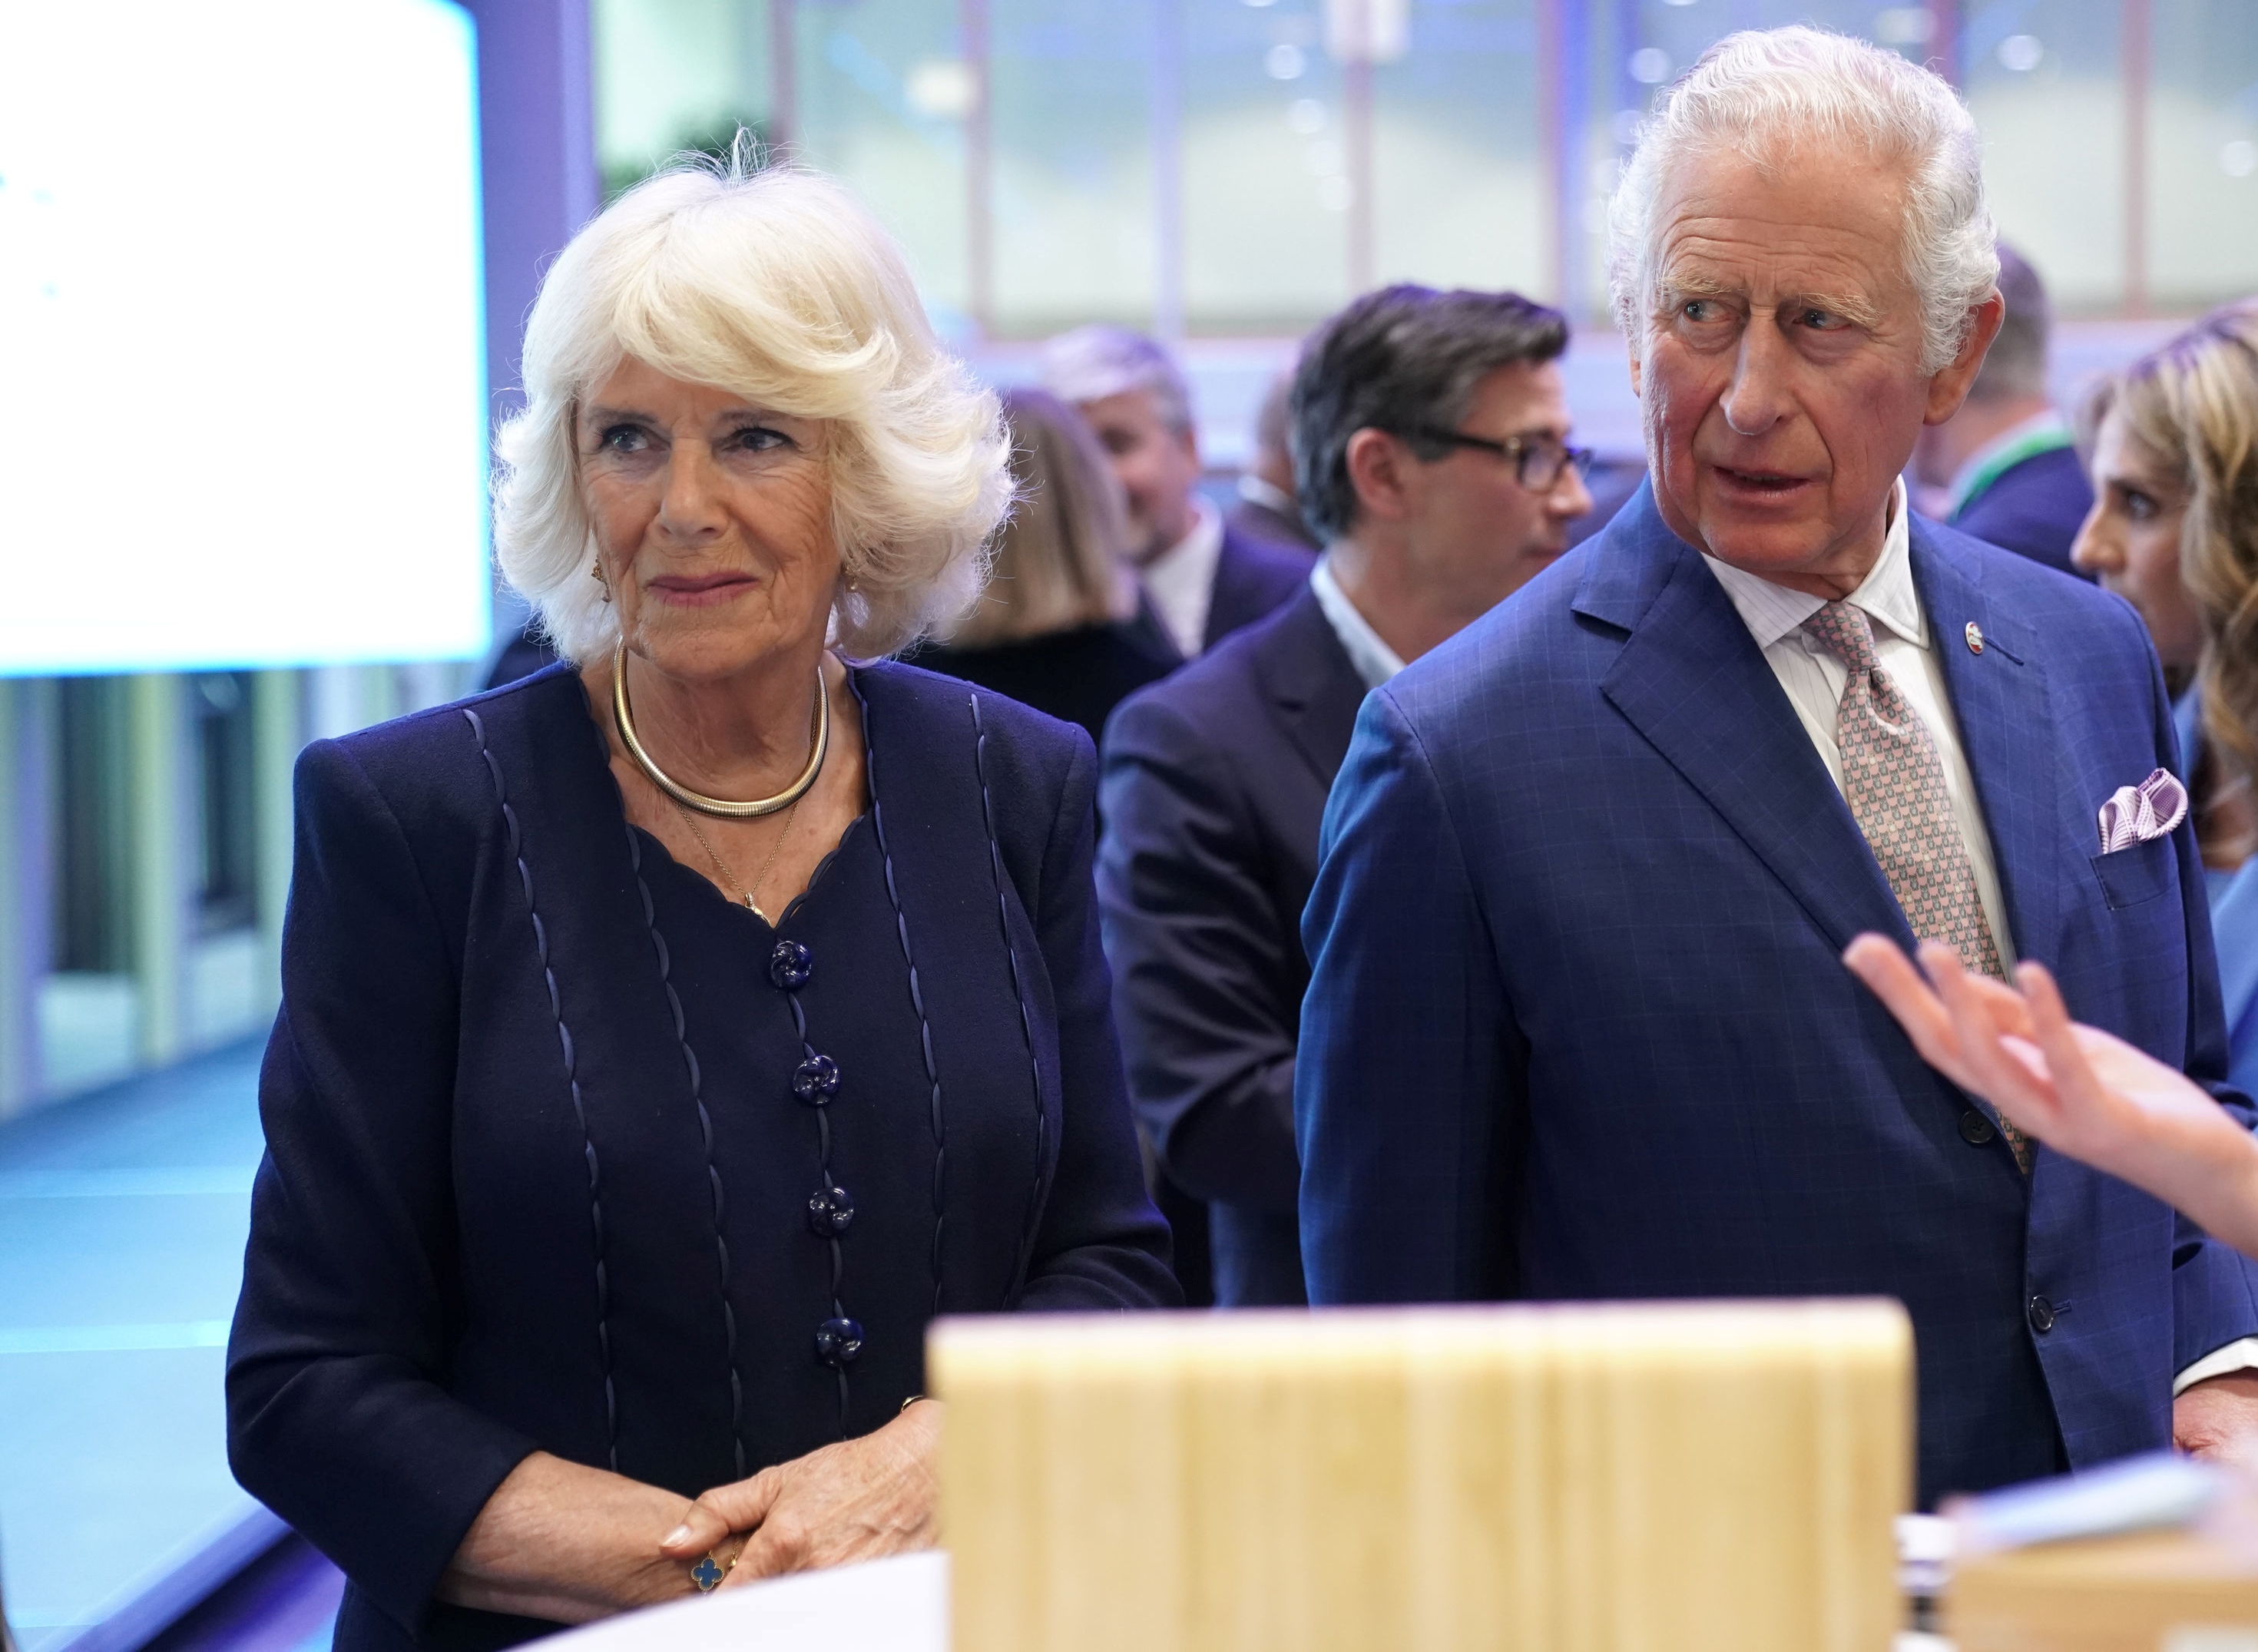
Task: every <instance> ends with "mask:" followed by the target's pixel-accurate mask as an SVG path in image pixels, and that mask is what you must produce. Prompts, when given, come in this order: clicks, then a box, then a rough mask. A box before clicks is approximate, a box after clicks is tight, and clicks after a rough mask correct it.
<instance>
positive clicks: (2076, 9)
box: [1960, 0, 2125, 313]
mask: <svg viewBox="0 0 2258 1652" xmlns="http://www.w3.org/2000/svg"><path fill="white" fill-rule="evenodd" d="M2123 30H2124V20H2123V18H2122V15H2121V13H2120V8H2119V6H2118V4H2117V0H1992V4H1981V5H1971V6H1970V7H1969V8H1968V10H1967V13H1966V15H1965V17H1964V18H1963V19H1962V22H1961V25H1960V60H1961V62H1962V64H1963V72H1964V74H1965V75H1966V91H1967V96H1968V107H1969V108H1970V110H1972V111H1973V112H1974V114H1975V116H1976V122H1977V124H1978V126H1980V127H1981V128H1982V129H1983V131H1984V175H1985V183H1986V184H1987V185H1988V186H1989V188H1990V189H1991V195H1992V216H1993V217H1994V218H1996V219H1997V220H1998V221H1999V233H2000V235H2001V236H2002V237H2003V238H2006V240H2008V241H2010V242H2012V243H2013V245H2014V246H2015V248H2016V250H2017V251H2018V252H2021V253H2022V254H2023V256H2024V257H2026V258H2027V259H2030V261H2031V262H2032V264H2033V265H2034V266H2036V267H2037V269H2038V272H2039V274H2040V275H2041V277H2042V278H2043V279H2044V280H2045V281H2046V284H2047V290H2048V292H2049V294H2051V295H2052V297H2053V299H2054V301H2055V303H2056V306H2057V307H2058V308H2061V309H2063V310H2064V311H2068V312H2071V313H2076V312H2078V311H2085V312H2088V313H2091V312H2093V311H2097V310H2105V309H2112V308H2115V307H2116V306H2117V305H2119V304H2120V302H2121V301H2123V298H2124V294H2125V100H2124V91H2123V82H2122V81H2121V80H2120V77H2119V72H2118V71H2119V53H2120V48H2121V46H2122V43H2123Z"/></svg>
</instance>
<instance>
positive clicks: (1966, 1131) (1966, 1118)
mask: <svg viewBox="0 0 2258 1652" xmlns="http://www.w3.org/2000/svg"><path fill="white" fill-rule="evenodd" d="M1998 1134H1999V1131H1996V1130H1994V1129H1993V1128H1992V1121H1991V1120H1990V1119H1988V1118H1986V1117H1984V1115H1983V1114H1981V1113H1979V1112H1978V1111H1977V1110H1975V1109H1974V1108H1972V1107H1971V1108H1970V1109H1969V1110H1967V1111H1966V1112H1964V1113H1963V1114H1961V1116H1960V1139H1961V1140H1963V1141H1964V1142H1966V1143H1967V1144H1968V1145H1970V1147H1982V1146H1984V1145H1986V1144H1988V1143H1989V1142H1990V1141H1991V1140H1992V1138H1993V1137H1995V1136H1997V1135H1998Z"/></svg>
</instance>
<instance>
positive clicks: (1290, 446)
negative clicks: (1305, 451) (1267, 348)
mask: <svg viewBox="0 0 2258 1652" xmlns="http://www.w3.org/2000/svg"><path fill="white" fill-rule="evenodd" d="M1293 391H1294V375H1293V373H1292V372H1290V371H1289V372H1282V373H1280V374H1279V375H1278V376H1277V377H1276V378H1275V379H1272V380H1271V381H1270V388H1269V389H1268V390H1267V391H1266V392H1264V393H1263V396H1262V408H1261V410H1260V412H1258V413H1257V414H1256V415H1254V461H1253V464H1249V465H1248V466H1247V467H1246V470H1244V471H1241V472H1239V502H1238V503H1237V504H1236V505H1233V506H1232V507H1231V514H1229V515H1228V516H1225V518H1224V519H1223V520H1224V525H1225V527H1227V528H1233V529H1236V530H1237V531H1238V532H1239V533H1241V534H1244V535H1246V537H1248V538H1249V539H1267V540H1269V541H1271V542H1273V543H1275V544H1280V545H1299V546H1301V547H1303V549H1307V550H1322V549H1324V545H1323V543H1322V542H1320V541H1319V540H1318V538H1317V530H1316V529H1314V528H1311V527H1310V523H1309V519H1308V518H1307V517H1305V516H1304V515H1303V514H1302V502H1301V500H1298V499H1296V497H1295V496H1294V443H1293V438H1292V436H1291V434H1290V421H1291V419H1292V416H1293V415H1292V409H1291V408H1290V407H1289V400H1290V398H1291V397H1292V395H1293Z"/></svg>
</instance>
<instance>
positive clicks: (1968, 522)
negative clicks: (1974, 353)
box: [1913, 243, 2093, 578]
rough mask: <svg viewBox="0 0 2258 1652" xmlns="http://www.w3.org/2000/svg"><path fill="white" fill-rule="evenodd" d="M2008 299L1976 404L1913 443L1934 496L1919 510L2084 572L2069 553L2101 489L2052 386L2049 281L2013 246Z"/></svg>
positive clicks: (1974, 390)
mask: <svg viewBox="0 0 2258 1652" xmlns="http://www.w3.org/2000/svg"><path fill="white" fill-rule="evenodd" d="M1999 296H2000V297H2001V298H2002V299H2004V300H2006V305H2007V313H2006V316H2005V317H2003V318H2002V319H2001V321H2000V323H1999V337H1997V338H1994V339H1993V340H1992V350H1991V353H1990V354H1989V355H1987V356H1985V358H1984V365H1983V368H1982V369H1981V371H1979V372H1978V373H1977V375H1976V382H1975V383H1974V384H1973V385H1972V386H1970V387H1969V391H1968V400H1967V401H1964V402H1963V403H1962V404H1961V407H1960V411H1959V412H1957V413H1956V414H1954V415H1952V416H1951V417H1950V418H1949V419H1947V420H1946V421H1945V422H1943V423H1942V424H1932V425H1929V426H1928V427H1926V428H1925V429H1923V430H1922V431H1921V440H1920V441H1919V442H1918V443H1915V444H1914V450H1913V465H1914V476H1915V477H1917V478H1918V479H1920V480H1921V483H1922V484H1923V486H1922V487H1921V493H1922V494H1923V495H1927V496H1928V497H1922V498H1917V499H1916V500H1914V504H1915V505H1916V506H1917V507H1920V508H1921V510H1922V511H1923V512H1924V513H1926V514H1928V515H1930V516H1934V517H1935V518H1936V520H1937V521H1941V522H1949V523H1950V524H1951V525H1952V526H1953V527H1955V528H1958V529H1959V530H1960V531H1961V532H1962V533H1963V534H1966V535H1970V537H1972V538H1976V539H1987V540H1989V541H1991V542H1992V543H1993V544H1995V545H2000V546H2004V547H2006V549H2009V550H2013V551H2019V552H2020V553H2021V554H2022V555H2023V556H2026V557H2029V558H2030V559H2031V560H2032V561H2034V562H2042V563H2044V564H2046V565H2047V566H2048V567H2049V568H2059V569H2061V570H2062V571H2063V572H2064V573H2077V569H2075V568H2074V567H2072V566H2071V565H2070V546H2071V545H2072V544H2074V543H2075V542H2077V530H2078V528H2080V527H2081V526H2083V525H2084V521H2085V514H2086V512H2088V511H2090V510H2091V509H2092V508H2093V490H2092V488H2091V486H2088V485H2087V483H2086V480H2085V467H2084V465H2083V464H2079V463H2078V459H2077V450H2076V449H2075V448H2074V447H2072V446H2071V444H2070V426H2069V424H2068V423H2067V422H2065V421H2064V420H2063V416H2062V415H2061V413H2060V412H2059V411H2057V410H2056V407H2055V405H2054V398H2053V396H2052V395H2051V394H2049V391H2048V389H2047V335H2048V333H2049V330H2051V328H2052V325H2053V320H2054V317H2053V312H2052V310H2051V309H2050V308H2049V305H2048V303H2047V294H2046V287H2045V284H2044V283H2043V282H2041V280H2039V273H2038V272H2037V271H2036V270H2034V269H2033V268H2032V267H2031V266H2030V265H2029V264H2028V263H2027V262H2026V261H2025V260H2024V259H2023V258H2022V257H2021V255H2020V254H2019V253H2018V252H2016V251H2015V250H2014V249H2013V247H2011V246H2008V245H2005V244H2004V243H2003V244H2002V245H2000V248H1999ZM2079 577H2080V578H2084V576H2083V575H2080V576H2079Z"/></svg>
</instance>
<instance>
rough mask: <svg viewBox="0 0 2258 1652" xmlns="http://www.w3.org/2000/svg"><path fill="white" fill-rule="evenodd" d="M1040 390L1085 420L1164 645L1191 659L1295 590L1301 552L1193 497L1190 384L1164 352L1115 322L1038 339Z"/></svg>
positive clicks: (1305, 555) (1196, 471) (1305, 562)
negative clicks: (1116, 495) (1123, 507)
mask: <svg viewBox="0 0 2258 1652" xmlns="http://www.w3.org/2000/svg"><path fill="white" fill-rule="evenodd" d="M1041 370H1042V379H1043V388H1044V389H1046V390H1047V391H1049V392H1050V393H1051V394H1053V395H1054V396H1057V397H1059V398H1061V399H1062V400H1063V401H1071V402H1073V403H1074V404H1075V406H1076V407H1077V408H1080V409H1081V410H1082V416H1083V418H1085V419H1087V420H1089V421H1090V429H1093V430H1095V431H1096V432H1097V439H1098V441H1099V442H1101V443H1104V447H1105V451H1106V453H1107V454H1108V455H1109V456H1110V457H1111V459H1112V461H1113V473H1114V474H1115V475H1116V476H1118V477H1119V478H1120V479H1121V486H1122V489H1123V491H1124V492H1125V493H1127V495H1128V502H1129V559H1130V560H1131V561H1132V562H1133V563H1135V564H1137V571H1138V575H1139V577H1140V578H1141V579H1142V580H1143V582H1144V586H1145V595H1146V597H1147V599H1148V601H1149V602H1150V603H1151V605H1152V607H1153V610H1154V613H1155V614H1156V615H1157V616H1158V617H1159V619H1160V621H1161V626H1162V627H1163V628H1164V629H1165V630H1166V631H1167V633H1168V638H1169V640H1170V641H1171V642H1174V643H1175V646H1176V651H1177V652H1178V653H1180V654H1182V656H1184V658H1186V659H1188V660H1189V659H1194V658H1196V657H1197V656H1199V655H1200V654H1201V653H1203V652H1204V650H1206V649H1211V648H1213V647H1214V646H1215V645H1216V644H1217V643H1218V642H1222V641H1223V639H1224V638H1225V637H1226V636H1229V635H1231V634H1232V632H1233V631H1236V630H1238V629H1239V627H1241V626H1245V625H1252V624H1253V622H1254V621H1255V620H1259V619H1260V618H1261V617H1262V616H1263V615H1264V614H1266V613H1269V612H1270V611H1271V610H1272V609H1273V608H1275V607H1276V606H1278V605H1279V604H1280V603H1282V602H1283V601H1285V600H1286V599H1287V598H1289V597H1290V596H1292V595H1293V594H1294V592H1296V591H1298V590H1299V589H1301V586H1302V582H1303V580H1305V579H1307V578H1309V577H1310V560H1311V558H1310V553H1309V552H1308V551H1307V550H1305V549H1302V548H1301V547H1299V546H1288V545H1277V544H1272V543H1269V542H1267V541H1264V540H1260V539H1255V538H1252V537H1250V536H1248V535H1246V534H1244V533H1240V532H1237V531H1234V530H1233V529H1232V528H1227V527H1226V526H1225V523H1224V521H1223V514H1222V513H1221V512H1220V511H1218V510H1217V509H1216V507H1214V506H1212V505H1211V504H1209V503H1208V502H1207V501H1206V500H1204V499H1202V498H1201V497H1200V495H1199V479H1200V452H1199V432H1198V431H1197V430H1196V429H1195V428H1194V427H1193V424H1192V404H1191V392H1190V390H1189V387H1188V386H1186V385H1185V383H1184V376H1183V373H1182V372H1181V371H1180V370H1179V369H1178V368H1177V366H1176V364H1175V361H1174V360H1173V359H1172V358H1170V357H1169V355H1168V351H1165V350H1163V349H1161V346H1160V345H1158V344H1154V342H1153V341H1152V340H1151V339H1149V338H1147V337H1145V336H1144V335H1143V334H1142V333H1135V332H1132V331H1130V330H1128V329H1127V328H1125V327H1108V326H1104V325H1099V326H1092V327H1078V328H1076V329H1075V330H1074V331H1072V332H1070V333H1062V334H1060V335H1059V336H1058V337H1055V338H1054V339H1051V340H1050V341H1049V342H1048V343H1047V344H1044V346H1043V351H1042V363H1041Z"/></svg>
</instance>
